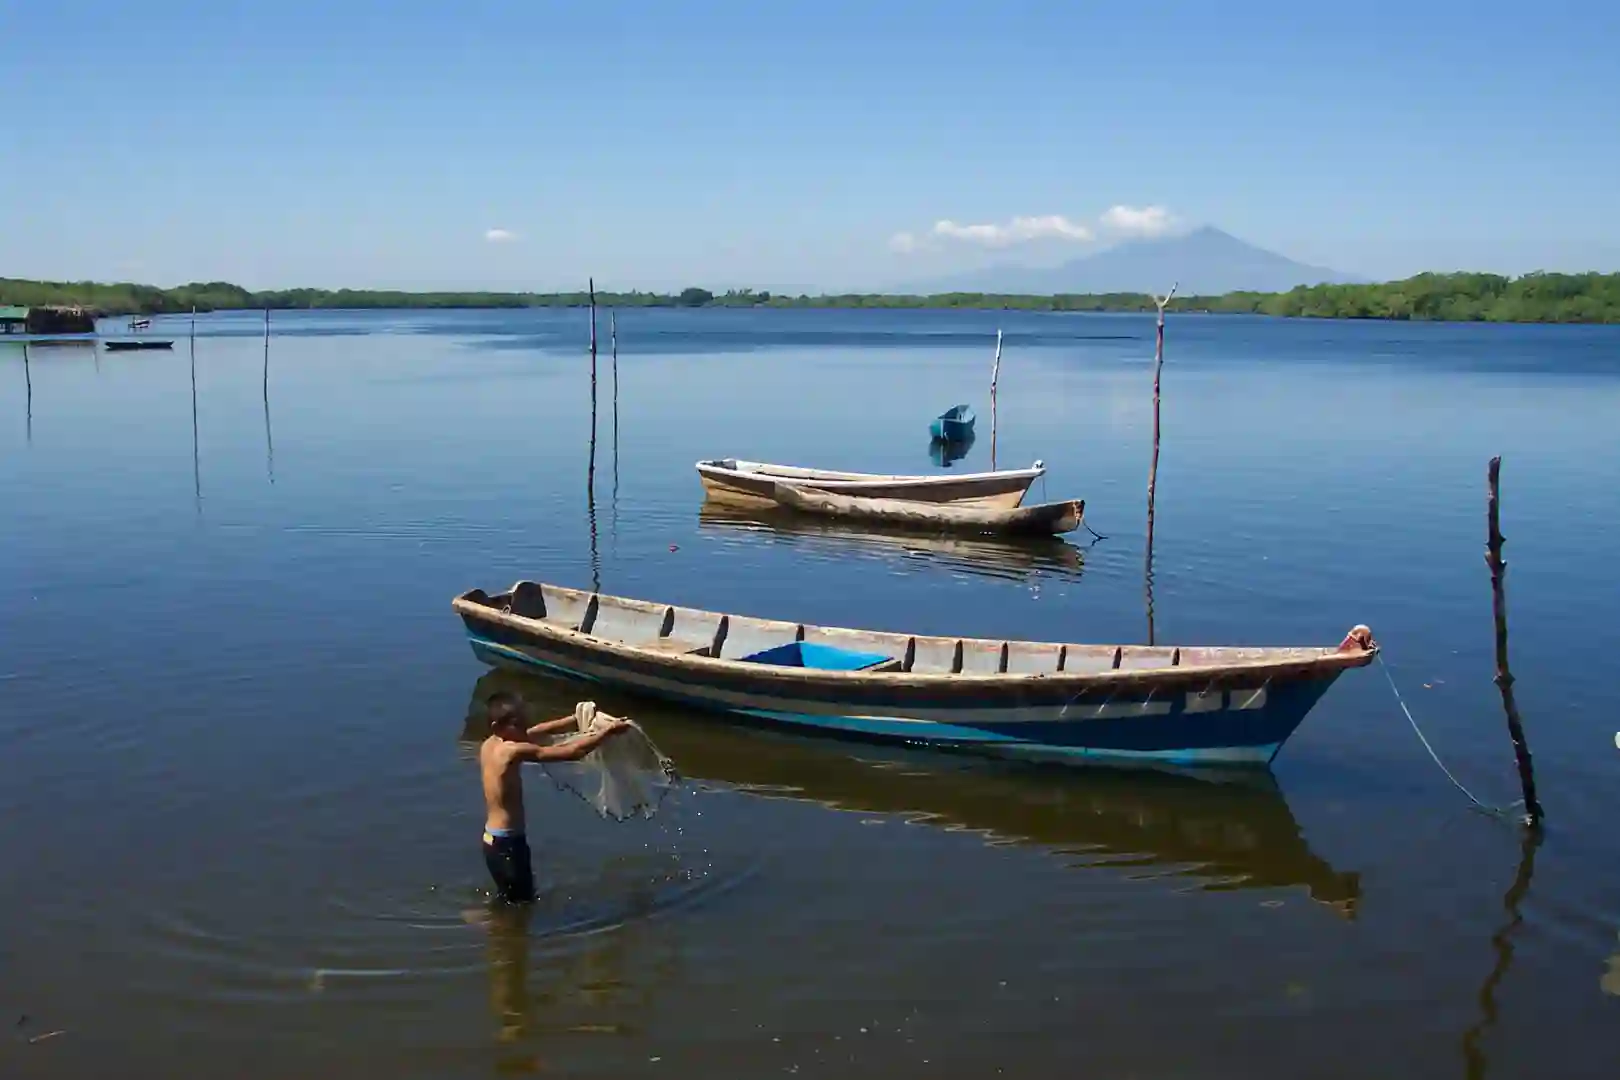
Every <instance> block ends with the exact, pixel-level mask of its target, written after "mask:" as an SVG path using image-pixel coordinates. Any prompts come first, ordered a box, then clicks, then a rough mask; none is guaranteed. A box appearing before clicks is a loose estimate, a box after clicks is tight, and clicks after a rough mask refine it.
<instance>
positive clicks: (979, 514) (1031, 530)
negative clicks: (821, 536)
mask: <svg viewBox="0 0 1620 1080" xmlns="http://www.w3.org/2000/svg"><path fill="white" fill-rule="evenodd" d="M774 489H775V490H774V496H773V497H774V498H775V500H776V502H777V504H778V505H779V506H782V507H785V508H787V509H789V510H796V511H798V512H799V513H802V514H817V515H820V516H822V517H835V518H844V519H845V520H849V521H870V522H877V523H880V524H884V525H895V526H899V527H902V528H908V529H921V530H926V531H929V532H961V533H977V534H979V535H988V536H1056V535H1058V534H1059V533H1066V532H1073V531H1074V530H1076V529H1078V528H1079V527H1080V523H1081V522H1082V521H1084V520H1085V518H1086V503H1085V500H1084V499H1081V500H1078V501H1076V500H1074V499H1065V500H1063V501H1062V502H1051V503H1040V504H1038V505H1036V506H1017V507H1013V508H1011V509H1004V508H1000V507H986V506H959V505H957V504H954V503H920V502H907V501H906V500H904V499H870V498H865V497H861V496H855V495H835V494H833V493H832V492H830V491H815V490H812V489H810V488H801V487H799V486H797V485H795V484H786V483H781V482H778V483H777V484H776V485H774Z"/></svg>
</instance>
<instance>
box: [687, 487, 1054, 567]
mask: <svg viewBox="0 0 1620 1080" xmlns="http://www.w3.org/2000/svg"><path fill="white" fill-rule="evenodd" d="M698 528H699V529H701V530H704V531H708V532H729V533H734V534H737V535H739V536H740V535H744V534H747V535H751V536H756V537H760V538H762V539H764V540H766V541H767V542H770V543H784V544H789V545H792V546H794V547H798V548H801V549H803V550H806V551H812V552H821V553H825V554H826V555H827V556H829V557H834V558H838V557H843V556H845V555H847V554H848V552H849V551H850V550H851V549H857V550H858V549H864V550H865V551H867V552H870V553H872V554H875V555H882V556H891V557H896V558H898V559H901V560H903V561H906V562H913V563H916V564H918V566H919V568H930V567H932V568H937V569H944V570H953V571H957V572H960V573H967V574H973V575H976V576H981V577H991V578H1004V579H1010V580H1014V581H1022V580H1027V579H1029V578H1031V577H1034V576H1037V575H1038V574H1041V573H1046V574H1051V575H1053V576H1054V577H1058V578H1062V579H1066V580H1072V581H1078V580H1079V579H1080V576H1081V574H1082V572H1083V571H1084V570H1085V553H1084V552H1083V551H1082V550H1081V549H1080V548H1078V547H1075V546H1074V545H1073V544H1071V543H1069V542H1068V541H1067V540H1062V539H1059V538H1058V537H1055V536H1054V537H1031V538H1029V539H1022V540H1002V539H997V538H994V537H978V536H945V535H930V534H925V533H918V532H913V531H906V530H898V529H886V528H883V527H881V526H876V525H871V524H864V525H862V526H860V527H859V528H856V527H852V526H850V525H845V524H841V523H838V522H836V521H831V520H827V519H823V518H814V517H808V516H806V515H803V514H795V513H792V512H791V511H787V510H782V509H780V508H777V507H769V506H767V507H757V508H756V507H736V506H729V505H726V504H723V503H716V502H710V501H705V502H704V503H703V505H702V506H701V507H700V508H699V510H698Z"/></svg>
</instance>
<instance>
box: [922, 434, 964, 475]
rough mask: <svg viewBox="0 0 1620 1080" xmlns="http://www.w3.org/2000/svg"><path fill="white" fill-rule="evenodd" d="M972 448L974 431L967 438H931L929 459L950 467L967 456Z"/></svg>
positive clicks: (940, 465)
mask: <svg viewBox="0 0 1620 1080" xmlns="http://www.w3.org/2000/svg"><path fill="white" fill-rule="evenodd" d="M972 449H973V435H972V433H969V434H968V437H967V438H965V439H950V440H947V439H931V440H929V443H928V460H929V461H932V462H933V463H934V464H935V465H938V466H939V467H940V468H942V469H948V468H950V467H951V466H952V465H955V464H956V463H957V462H958V461H961V460H962V459H963V458H965V457H967V456H968V451H969V450H972Z"/></svg>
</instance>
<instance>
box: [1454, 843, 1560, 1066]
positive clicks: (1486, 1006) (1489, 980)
mask: <svg viewBox="0 0 1620 1080" xmlns="http://www.w3.org/2000/svg"><path fill="white" fill-rule="evenodd" d="M1540 846H1541V831H1540V830H1539V829H1525V830H1524V831H1523V833H1521V834H1520V839H1519V872H1518V873H1517V874H1515V875H1514V876H1513V884H1511V885H1509V886H1508V890H1507V892H1505V893H1503V894H1502V908H1503V910H1505V911H1506V912H1507V916H1508V917H1507V921H1506V922H1504V923H1503V924H1502V927H1501V929H1499V930H1497V931H1496V933H1494V934H1492V935H1491V948H1492V949H1494V950H1495V951H1496V962H1495V963H1494V964H1492V965H1491V972H1490V974H1489V975H1487V976H1486V977H1485V981H1484V982H1483V983H1481V984H1480V988H1479V1019H1478V1020H1477V1021H1475V1023H1474V1024H1473V1025H1471V1026H1470V1027H1469V1028H1468V1030H1467V1031H1465V1032H1463V1037H1462V1054H1463V1068H1464V1075H1465V1076H1467V1078H1468V1080H1483V1078H1484V1076H1485V1068H1486V1061H1485V1053H1484V1051H1483V1050H1481V1049H1480V1045H1479V1044H1480V1040H1481V1039H1483V1038H1484V1037H1485V1035H1486V1033H1487V1032H1489V1031H1490V1030H1491V1028H1493V1027H1495V1026H1496V1018H1497V1008H1496V988H1497V987H1498V986H1500V985H1501V984H1502V980H1503V979H1505V978H1507V973H1508V968H1510V967H1511V966H1512V965H1513V932H1514V931H1515V930H1517V929H1518V928H1519V925H1520V924H1521V923H1523V922H1524V916H1523V915H1522V914H1520V912H1519V906H1520V905H1521V904H1523V903H1524V898H1525V896H1527V895H1528V894H1529V892H1530V879H1531V878H1532V877H1533V876H1535V872H1536V849H1537V848H1539V847H1540Z"/></svg>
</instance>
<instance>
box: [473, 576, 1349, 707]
mask: <svg viewBox="0 0 1620 1080" xmlns="http://www.w3.org/2000/svg"><path fill="white" fill-rule="evenodd" d="M534 584H537V585H538V584H540V583H539V582H535V583H534ZM551 587H552V588H561V589H567V591H569V592H571V593H574V594H576V595H577V596H579V597H580V598H583V599H585V600H587V601H589V600H590V599H592V598H596V599H597V600H598V601H600V600H601V599H607V600H623V601H629V602H630V603H632V604H646V603H650V602H649V601H638V600H633V599H632V598H630V597H621V596H613V595H612V594H607V593H592V592H587V591H585V590H581V589H568V588H567V586H551ZM475 594H482V595H483V597H484V599H485V600H493V599H494V598H495V596H509V595H510V591H508V592H506V593H497V594H494V596H492V595H491V594H489V593H487V592H484V591H483V590H482V589H470V590H468V591H467V592H465V593H462V594H461V595H459V596H457V597H456V598H455V599H454V600H453V601H452V602H451V606H452V608H454V609H455V611H456V612H457V613H458V614H460V615H464V616H465V615H469V614H471V615H474V616H476V617H478V618H482V619H486V620H488V621H492V622H495V623H497V624H499V625H504V626H506V627H509V628H511V629H514V630H518V631H521V632H523V633H527V634H531V635H534V636H536V637H539V638H542V639H550V640H554V641H557V642H560V643H564V644H568V645H573V646H576V647H579V648H583V649H584V650H586V651H587V652H596V653H601V654H605V655H607V656H610V657H613V656H617V657H622V658H624V659H627V660H633V661H636V662H638V663H645V664H652V665H654V666H656V667H659V668H665V669H669V670H672V671H686V672H691V671H699V672H702V671H712V672H714V673H716V674H729V675H742V676H745V677H748V678H754V679H764V680H766V681H771V682H777V683H783V684H787V685H790V686H816V685H822V684H826V683H831V684H832V685H834V686H836V685H838V684H847V685H851V686H857V685H870V686H881V687H885V688H889V689H896V690H898V689H912V688H916V689H939V688H944V687H961V688H964V689H978V690H983V689H987V688H1005V689H1015V688H1018V687H1022V686H1040V687H1043V688H1045V689H1048V690H1050V689H1051V688H1053V687H1059V686H1060V687H1064V688H1069V687H1073V688H1075V689H1076V690H1077V691H1083V690H1087V689H1092V688H1100V687H1110V688H1120V687H1124V688H1137V687H1140V686H1147V687H1153V686H1159V687H1173V686H1179V684H1181V683H1189V684H1198V683H1203V684H1205V686H1206V687H1210V688H1212V687H1213V686H1214V684H1215V683H1216V681H1218V680H1219V681H1226V680H1231V681H1236V682H1238V683H1240V684H1243V685H1247V684H1248V683H1250V682H1252V681H1253V679H1254V678H1255V677H1262V678H1265V679H1266V680H1268V681H1270V680H1274V679H1278V678H1282V679H1291V678H1306V677H1310V676H1320V677H1324V678H1325V677H1327V676H1329V675H1332V676H1334V677H1337V676H1338V675H1339V674H1340V673H1342V672H1344V671H1347V670H1349V669H1351V668H1359V667H1365V666H1366V665H1368V664H1370V663H1371V662H1372V660H1373V658H1374V657H1375V656H1377V655H1378V652H1379V646H1378V645H1377V644H1376V643H1375V644H1373V646H1372V647H1371V648H1366V649H1360V650H1354V651H1352V650H1344V651H1342V652H1341V651H1337V650H1335V649H1334V648H1333V647H1331V646H1316V647H1315V648H1318V649H1320V650H1321V652H1320V654H1319V655H1317V656H1310V657H1304V658H1289V659H1278V660H1267V659H1263V658H1262V659H1259V660H1253V661H1246V662H1235V663H1223V664H1189V665H1180V664H1177V665H1174V666H1165V667H1156V668H1113V669H1110V670H1106V671H1084V672H1069V671H1050V672H1045V671H1043V672H1005V671H1003V672H985V673H979V672H923V673H918V672H915V671H837V670H828V669H821V668H795V667H780V666H777V665H772V664H758V663H751V662H749V661H746V660H734V659H727V658H724V657H716V656H705V655H701V654H698V653H678V654H672V653H669V652H664V651H660V650H657V649H647V648H643V647H641V646H637V645H629V644H626V643H624V642H619V641H611V640H608V639H606V638H600V637H597V636H595V635H594V634H589V633H585V632H583V631H581V630H577V629H573V628H571V627H568V626H563V625H560V624H557V623H552V622H547V621H546V620H544V619H534V618H529V617H527V616H523V615H515V614H513V613H512V612H510V611H502V610H501V609H500V608H497V607H493V606H491V605H489V604H487V603H480V602H478V600H476V599H474V595H475ZM662 606H665V607H679V608H680V609H681V610H684V611H687V612H691V613H692V614H694V615H697V616H700V617H701V616H713V617H715V618H726V617H728V615H729V614H730V613H727V612H718V611H708V610H705V609H702V608H691V607H684V606H683V605H662ZM739 617H740V618H747V619H759V620H760V621H762V622H777V621H785V620H772V619H766V618H764V617H762V616H753V615H739ZM796 625H798V626H800V627H802V628H803V629H804V630H812V629H814V630H837V631H844V632H848V633H871V634H887V635H891V636H897V637H910V638H918V637H923V638H936V639H938V640H944V641H960V642H961V643H962V645H963V647H964V648H966V647H969V646H975V645H980V646H1001V645H1004V644H1005V645H1011V644H1019V645H1041V646H1050V647H1063V646H1065V645H1070V644H1073V645H1081V644H1082V643H1080V642H1055V641H1017V642H1013V641H1011V640H1010V639H996V638H971V637H945V636H942V635H932V634H906V633H904V632H900V631H881V630H863V629H857V628H853V627H828V626H821V625H819V624H812V623H799V624H796ZM1092 647H1093V648H1103V649H1106V648H1109V647H1110V646H1108V645H1101V646H1092ZM1126 647H1127V646H1123V645H1116V646H1113V648H1116V649H1117V648H1126ZM1129 647H1132V648H1136V647H1141V646H1129ZM1156 647H1158V648H1166V649H1169V648H1175V649H1178V650H1179V649H1184V648H1185V649H1191V648H1199V647H1200V646H1156ZM1205 647H1211V646H1205ZM1212 647H1216V648H1258V649H1284V648H1305V649H1310V648H1312V647H1311V646H1212Z"/></svg>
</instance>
